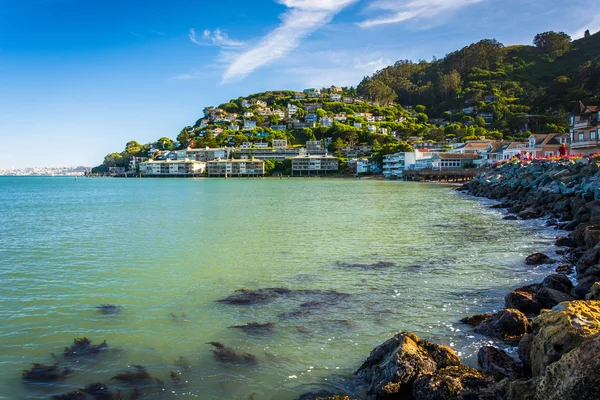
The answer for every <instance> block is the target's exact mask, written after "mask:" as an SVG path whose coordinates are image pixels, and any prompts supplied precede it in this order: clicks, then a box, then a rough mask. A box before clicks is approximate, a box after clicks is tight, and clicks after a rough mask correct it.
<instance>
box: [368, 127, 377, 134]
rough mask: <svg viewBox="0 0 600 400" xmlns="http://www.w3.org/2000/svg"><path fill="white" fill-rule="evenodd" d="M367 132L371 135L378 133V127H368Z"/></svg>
mask: <svg viewBox="0 0 600 400" xmlns="http://www.w3.org/2000/svg"><path fill="white" fill-rule="evenodd" d="M367 130H368V131H369V132H371V133H375V132H377V127H376V126H375V125H367Z"/></svg>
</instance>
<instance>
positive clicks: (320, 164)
mask: <svg viewBox="0 0 600 400" xmlns="http://www.w3.org/2000/svg"><path fill="white" fill-rule="evenodd" d="M339 164H340V160H339V159H338V158H337V157H333V156H328V155H299V156H297V157H294V158H292V175H300V176H305V175H322V174H326V173H330V172H336V171H338V169H339Z"/></svg>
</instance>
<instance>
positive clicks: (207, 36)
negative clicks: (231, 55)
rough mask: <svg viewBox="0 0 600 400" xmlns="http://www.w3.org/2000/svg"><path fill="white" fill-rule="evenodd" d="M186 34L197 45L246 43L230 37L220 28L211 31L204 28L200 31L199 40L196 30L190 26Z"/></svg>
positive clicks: (231, 45) (241, 44) (226, 45)
mask: <svg viewBox="0 0 600 400" xmlns="http://www.w3.org/2000/svg"><path fill="white" fill-rule="evenodd" d="M188 36H189V38H190V40H191V41H192V42H193V43H196V44H197V45H199V46H219V47H238V46H243V45H245V44H246V43H245V42H242V41H239V40H233V39H231V38H230V37H229V35H227V34H226V33H225V32H222V31H221V30H220V29H215V30H214V31H212V32H211V31H210V30H209V29H206V30H205V31H204V32H202V39H201V40H199V39H198V36H197V35H196V30H195V29H194V28H192V29H190V32H189V33H188Z"/></svg>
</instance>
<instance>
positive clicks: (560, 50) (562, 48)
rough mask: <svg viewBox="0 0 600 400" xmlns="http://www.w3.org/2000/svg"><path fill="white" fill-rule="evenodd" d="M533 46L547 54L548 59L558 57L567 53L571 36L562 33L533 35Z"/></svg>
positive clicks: (552, 32) (550, 32)
mask: <svg viewBox="0 0 600 400" xmlns="http://www.w3.org/2000/svg"><path fill="white" fill-rule="evenodd" d="M533 44H534V45H535V46H536V47H537V48H539V49H542V50H544V51H545V52H546V54H548V57H550V59H554V58H556V57H559V56H561V55H563V54H564V53H566V52H567V51H569V49H570V47H571V36H569V35H567V34H566V33H564V32H554V31H549V32H543V33H538V34H537V35H535V38H534V39H533Z"/></svg>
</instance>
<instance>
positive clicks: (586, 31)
mask: <svg viewBox="0 0 600 400" xmlns="http://www.w3.org/2000/svg"><path fill="white" fill-rule="evenodd" d="M583 37H590V30H589V29H586V30H585V33H584V34H583Z"/></svg>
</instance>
